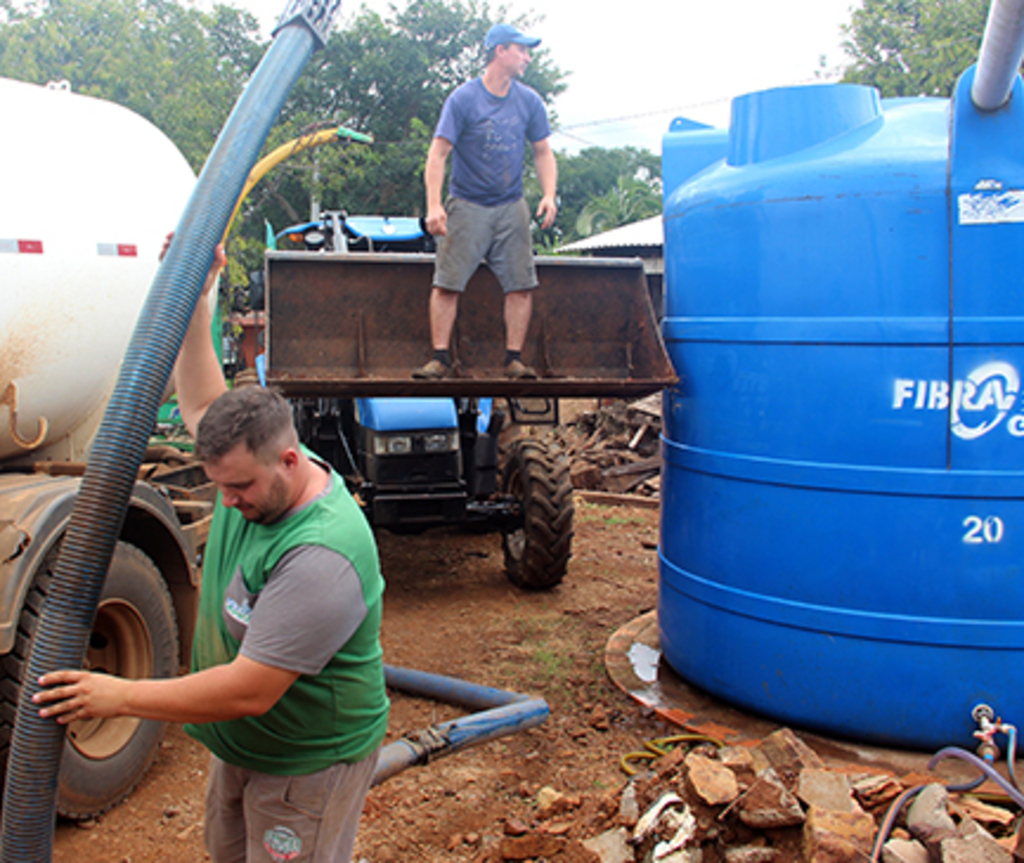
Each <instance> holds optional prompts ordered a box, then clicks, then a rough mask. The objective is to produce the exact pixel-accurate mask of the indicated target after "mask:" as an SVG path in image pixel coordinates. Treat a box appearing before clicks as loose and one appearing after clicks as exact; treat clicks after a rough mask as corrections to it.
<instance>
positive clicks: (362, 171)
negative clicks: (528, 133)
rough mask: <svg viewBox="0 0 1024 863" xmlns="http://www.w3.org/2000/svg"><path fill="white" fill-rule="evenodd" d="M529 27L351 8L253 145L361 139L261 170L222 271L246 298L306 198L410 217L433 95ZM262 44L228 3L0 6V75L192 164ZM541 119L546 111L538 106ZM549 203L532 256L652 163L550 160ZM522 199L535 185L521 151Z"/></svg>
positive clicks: (588, 157) (303, 212)
mask: <svg viewBox="0 0 1024 863" xmlns="http://www.w3.org/2000/svg"><path fill="white" fill-rule="evenodd" d="M499 20H501V21H510V22H511V23H514V24H515V25H517V26H519V27H520V28H522V29H524V30H526V31H527V32H529V31H530V30H531V29H536V27H535V25H536V24H537V23H538V22H537V21H536V20H534V19H533V18H531V17H529V16H518V17H513V16H511V15H510V14H509V13H508V10H507V9H506V8H505V7H504V6H498V7H495V8H492V7H490V6H489V5H488V4H487V3H486V2H484V0H408V2H406V3H404V4H403V5H401V6H399V5H396V6H393V7H391V9H390V11H389V12H388V13H387V14H385V15H381V14H378V13H376V12H373V11H370V10H368V9H366V8H365V7H364V8H362V9H360V10H359V11H358V12H357V13H356V14H355V16H354V17H353V18H352V19H351V20H350V21H348V22H347V23H345V25H344V26H343V27H342V28H340V29H337V30H336V31H335V32H333V33H332V34H331V36H330V38H329V40H328V44H327V45H326V47H325V48H324V50H323V51H320V52H318V53H317V54H315V55H314V57H313V59H312V60H311V62H310V63H309V65H308V67H307V68H306V70H305V71H304V72H303V74H302V76H301V77H300V79H299V81H298V82H297V84H296V86H295V87H294V88H293V91H292V93H291V94H290V96H289V98H288V100H287V103H286V104H285V107H284V109H283V110H282V112H281V116H280V117H279V120H278V123H277V125H276V126H275V127H274V129H273V130H272V131H271V134H270V136H269V138H268V141H267V145H266V148H265V152H269V151H270V150H271V149H273V148H275V147H277V146H279V145H281V144H283V143H285V142H287V141H290V140H293V139H295V138H297V137H299V136H300V135H302V134H304V133H307V132H309V131H311V130H314V129H318V128H324V127H337V126H339V125H345V126H348V127H350V128H353V129H355V130H357V131H360V132H364V133H369V134H372V135H373V136H374V138H375V143H374V144H372V145H364V144H346V143H344V142H339V143H337V144H331V145H325V146H322V147H318V148H315V149H313V150H308V151H305V152H303V153H301V154H299V155H296V156H295V157H293V158H290V159H288V160H286V161H285V162H283V163H282V164H281V165H279V166H278V167H277V168H275V169H274V170H273V171H272V172H271V173H270V174H269V175H268V176H267V177H265V178H264V179H263V180H262V181H261V182H260V183H259V184H258V185H257V186H256V188H255V189H254V190H253V191H252V193H251V194H250V196H249V199H248V200H247V201H246V202H245V204H244V205H243V208H242V211H241V213H240V216H239V218H238V219H236V221H235V224H234V226H233V229H232V234H231V242H230V244H229V252H230V257H231V263H230V266H229V281H230V284H231V286H232V294H234V293H235V292H237V291H242V292H244V290H245V287H246V282H247V277H246V273H248V272H250V271H251V270H254V269H256V268H257V267H258V266H259V259H260V250H261V249H262V243H263V238H264V227H263V226H264V221H265V220H269V221H270V222H271V224H272V225H274V226H275V227H276V228H277V229H281V228H283V227H285V226H286V225H289V224H293V223H295V222H299V221H303V220H305V219H306V218H308V215H309V212H310V205H311V202H313V201H316V202H317V203H318V204H319V205H320V206H321V207H322V208H324V209H343V210H346V211H348V212H350V213H368V214H369V213H382V214H390V215H413V216H415V215H421V214H422V213H423V209H424V192H423V163H424V159H425V156H426V151H427V148H428V146H429V143H430V139H431V137H432V135H433V130H434V128H435V126H436V124H437V120H438V117H439V116H440V111H441V106H442V104H443V102H444V99H445V98H446V97H447V95H448V94H449V93H450V92H451V91H452V90H453V89H454V88H455V87H456V86H458V85H459V84H461V83H462V82H463V81H466V80H469V79H470V78H472V77H473V76H475V75H477V74H479V73H480V72H481V71H482V70H483V64H484V56H483V48H482V44H483V37H484V34H485V33H486V32H487V29H488V28H489V27H490V26H491V25H492V24H493V23H494V22H495V21H499ZM264 50H265V44H264V43H263V42H262V41H261V40H260V38H259V36H258V27H257V22H256V20H255V19H254V18H253V17H252V15H250V14H249V13H248V12H245V11H242V10H239V9H236V8H233V7H232V6H230V5H216V6H214V7H213V9H212V11H209V12H201V11H199V9H198V8H196V7H195V6H192V5H185V4H183V3H179V2H175V0H38V2H31V0H0V75H5V76H7V77H11V78H17V79H20V80H25V81H30V82H34V83H40V84H43V83H46V82H47V81H51V80H62V79H66V80H68V81H69V82H70V84H71V87H72V89H73V90H74V91H75V92H78V93H85V94H88V95H93V96H97V97H100V98H104V99H109V100H112V101H114V102H118V103H120V104H122V105H125V106H126V107H128V108H131V109H132V110H134V111H136V112H138V113H139V114H141V115H142V116H144V117H146V118H148V119H149V120H151V121H152V122H153V123H155V124H156V125H157V126H159V127H160V128H161V129H162V130H163V131H164V132H165V133H166V134H167V135H168V137H170V138H171V140H173V141H174V142H175V144H177V146H178V147H179V148H180V149H181V151H182V152H183V153H184V154H185V156H186V158H187V159H188V160H189V162H190V164H191V165H192V166H193V167H194V168H195V169H196V170H197V171H198V170H199V169H200V168H201V167H202V164H203V162H204V161H205V158H206V155H207V154H208V152H209V150H210V148H211V147H212V146H213V143H214V141H215V140H216V136H217V134H218V132H219V131H220V128H221V127H222V125H223V124H224V121H225V120H226V119H227V116H228V114H229V112H230V110H231V108H232V107H233V105H234V103H235V101H236V100H237V98H238V95H239V94H240V93H241V91H242V88H243V87H244V86H245V84H246V83H247V81H248V78H249V75H250V74H251V71H252V69H253V68H254V67H255V65H256V63H257V62H258V61H259V59H260V57H261V56H262V54H263V52H264ZM565 78H566V75H565V73H564V72H563V71H562V70H561V69H559V68H558V67H557V66H556V65H555V64H554V63H553V61H552V59H551V57H550V55H549V54H548V53H547V51H546V50H545V49H544V48H543V47H542V48H541V49H540V50H538V51H536V52H534V58H533V62H532V63H531V64H530V66H529V67H528V69H527V71H526V74H525V75H524V81H525V82H526V83H527V84H529V85H530V86H531V87H533V88H534V89H536V90H537V92H538V93H540V95H541V97H542V98H543V99H544V101H545V102H546V103H548V105H549V110H550V105H551V103H552V100H553V99H554V98H555V97H556V96H557V95H558V94H559V93H561V92H563V91H564V90H565V88H566V84H565ZM551 121H552V125H553V126H555V125H557V117H556V116H554V114H553V113H552V115H551ZM556 157H557V160H558V167H559V184H558V186H559V188H558V191H559V202H560V203H559V206H560V213H559V217H558V221H557V222H556V225H555V227H554V228H552V229H550V230H548V231H545V232H541V231H540V230H539V228H538V229H537V232H536V236H535V240H536V244H537V247H538V248H539V249H541V250H551V249H553V248H554V247H556V246H558V245H560V244H562V243H564V242H566V241H569V240H572V239H576V238H577V236H578V234H577V231H576V224H577V219H578V217H579V215H580V213H581V212H582V210H583V209H584V207H585V206H586V205H587V203H588V201H590V200H591V199H592V198H600V197H601V196H608V195H611V194H616V190H617V189H618V188H619V178H620V177H628V178H637V177H643V176H648V177H650V178H656V177H658V176H659V174H660V160H659V158H658V157H657V156H656V155H654V154H652V153H650V152H648V151H646V150H639V149H636V148H632V147H626V148H621V149H617V150H602V149H600V148H596V147H595V148H590V149H587V150H584V151H583V152H581V153H580V154H578V155H573V156H570V155H567V154H564V153H558V154H556ZM525 185H526V193H527V196H528V199H529V200H530V202H531V205H533V206H535V205H536V202H537V201H538V200H539V199H540V186H539V183H538V182H537V179H536V175H535V172H534V169H533V164H532V159H531V158H530V157H529V156H528V157H527V165H526V175H525Z"/></svg>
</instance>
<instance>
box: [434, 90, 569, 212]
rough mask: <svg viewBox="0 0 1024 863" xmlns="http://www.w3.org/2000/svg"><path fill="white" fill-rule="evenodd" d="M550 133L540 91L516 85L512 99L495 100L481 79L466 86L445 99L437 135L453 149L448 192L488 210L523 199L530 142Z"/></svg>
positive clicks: (540, 139)
mask: <svg viewBox="0 0 1024 863" xmlns="http://www.w3.org/2000/svg"><path fill="white" fill-rule="evenodd" d="M550 134H551V128H550V126H548V115H547V111H545V110H544V102H543V101H541V98H540V96H539V95H538V94H537V91H536V90H533V89H532V88H530V87H527V86H526V85H525V84H521V83H520V82H519V81H513V82H512V86H511V88H510V89H509V91H508V94H507V95H505V96H495V95H494V94H493V93H491V92H490V91H489V90H488V89H487V88H486V87H485V86H484V82H483V81H482V80H481V79H480V78H475V79H473V80H472V81H467V82H466V83H465V84H462V85H461V86H460V87H457V88H456V89H455V90H454V91H452V93H451V95H449V96H448V98H447V99H446V100H445V103H444V107H443V108H442V109H441V119H440V120H438V122H437V131H435V132H434V136H435V137H437V138H445V139H446V140H448V141H450V142H451V144H452V147H453V150H452V175H451V180H450V182H449V187H448V191H449V193H450V194H451V195H453V196H455V197H456V198H462V199H464V200H467V201H472V202H473V203H474V204H481V205H482V206H485V207H495V206H497V205H498V204H506V203H508V202H509V201H516V200H518V199H519V198H521V197H522V196H523V150H524V149H525V146H526V142H527V141H530V143H536V142H537V141H542V140H544V138H547V137H548V136H549V135H550Z"/></svg>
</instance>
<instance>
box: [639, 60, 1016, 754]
mask: <svg viewBox="0 0 1024 863" xmlns="http://www.w3.org/2000/svg"><path fill="white" fill-rule="evenodd" d="M972 74H973V70H968V72H967V73H965V75H964V76H963V78H962V79H961V82H960V83H959V85H958V88H957V91H956V93H955V94H954V97H953V99H952V100H938V99H920V100H896V101H892V102H882V101H881V100H879V98H878V95H877V92H876V91H874V90H872V89H869V88H864V87H858V86H849V85H833V86H815V87H800V88H786V89H781V90H771V91H766V92H763V93H754V94H750V95H748V96H744V97H742V98H740V99H737V100H735V101H734V103H733V108H732V122H731V126H730V136H729V151H728V156H727V158H726V160H725V162H724V163H722V164H721V165H719V166H717V167H714V168H711V169H709V170H708V171H706V172H704V173H702V174H700V175H698V176H697V177H695V178H693V179H692V180H691V181H688V182H684V183H683V184H681V185H680V186H679V187H678V188H676V189H674V190H668V191H667V196H666V208H665V241H666V283H667V315H666V318H665V320H664V325H663V334H664V337H665V341H666V344H667V346H668V349H669V353H670V356H671V357H672V360H673V364H674V366H675V369H676V372H677V373H678V375H679V377H680V379H681V382H680V384H679V385H678V386H676V387H675V388H673V389H671V390H669V391H667V393H666V396H665V403H664V412H665V433H664V438H663V452H664V460H665V477H664V481H663V491H662V497H663V503H662V529H661V530H662V534H661V547H660V576H661V577H660V588H659V589H660V596H659V634H660V640H661V647H662V651H663V653H664V656H665V658H666V659H667V661H668V662H669V663H670V664H671V665H672V666H673V668H674V669H675V670H676V671H678V672H679V673H680V674H682V675H683V676H684V677H686V678H687V679H689V680H690V681H692V682H693V683H696V684H697V685H699V686H701V687H703V688H704V689H706V690H708V691H710V692H712V693H714V694H716V695H719V696H721V697H723V698H725V699H727V700H729V701H732V702H734V703H736V704H738V705H740V706H743V707H745V708H747V709H750V710H753V711H756V712H758V713H762V714H766V715H768V716H771V717H774V718H777V719H779V720H782V721H784V722H787V723H792V724H795V725H799V726H803V727H807V728H813V729H817V730H820V731H824V732H827V733H830V734H834V735H838V736H843V737H850V738H855V739H862V740H864V739H866V740H871V741H875V742H882V743H886V744H894V745H903V746H911V747H921V748H934V747H938V746H943V745H946V744H950V743H959V744H970V742H971V740H972V736H971V734H972V730H973V728H974V724H973V722H972V720H971V709H972V707H974V706H975V705H976V704H977V703H979V702H987V703H988V704H991V705H992V706H993V707H994V708H995V710H996V712H997V714H1000V715H1002V716H1004V717H1006V718H1007V719H1008V721H1015V718H1016V717H1020V716H1024V661H1022V660H1024V579H1022V568H1021V561H1022V559H1024V483H1022V480H1024V400H1022V399H1021V373H1022V371H1024V289H1022V284H1021V282H1022V279H1024V260H1022V258H1024V243H1022V239H1024V237H1022V235H1021V232H1022V231H1024V226H1022V224H1021V223H1022V222H1024V215H1022V212H1024V191H1020V190H1022V189H1024V154H1022V152H1021V149H1020V144H1019V142H1020V141H1021V140H1022V135H1024V105H1022V94H1021V84H1020V81H1019V79H1018V80H1017V81H1016V84H1015V85H1014V90H1013V95H1012V98H1011V100H1010V102H1009V103H1008V105H1006V106H1004V107H1003V108H1001V109H999V110H997V111H993V112H988V113H983V112H980V111H978V110H977V109H976V108H974V106H973V105H972V103H971V100H970V96H969V87H970V80H971V77H972ZM670 170H671V169H670V167H668V166H667V167H666V174H667V175H668V174H669V173H670Z"/></svg>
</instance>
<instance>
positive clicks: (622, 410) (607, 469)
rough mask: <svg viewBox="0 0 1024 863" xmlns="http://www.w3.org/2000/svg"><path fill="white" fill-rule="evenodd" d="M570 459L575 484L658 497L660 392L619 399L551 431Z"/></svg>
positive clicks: (659, 473) (591, 488) (581, 487)
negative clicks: (632, 399)
mask: <svg viewBox="0 0 1024 863" xmlns="http://www.w3.org/2000/svg"><path fill="white" fill-rule="evenodd" d="M555 435H556V437H557V438H558V439H559V442H560V443H561V444H562V446H563V448H564V449H565V451H566V453H567V454H568V456H569V459H570V461H571V463H572V467H571V473H570V476H571V477H572V484H573V486H574V487H575V488H578V489H585V490H594V491H603V492H611V493H613V494H638V495H643V496H645V497H657V496H658V493H659V491H660V487H661V452H660V449H661V448H660V444H659V438H660V435H661V394H660V393H658V394H655V395H652V396H648V397H647V398H644V399H640V400H638V401H633V402H626V401H622V400H619V399H616V400H611V401H609V402H608V403H601V404H600V406H599V407H597V408H596V409H595V410H592V411H585V412H583V413H581V414H579V415H578V416H577V417H576V418H575V419H574V420H573V422H571V423H569V424H567V425H562V426H559V427H558V428H557V429H556V431H555Z"/></svg>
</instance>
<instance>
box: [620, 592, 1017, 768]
mask: <svg viewBox="0 0 1024 863" xmlns="http://www.w3.org/2000/svg"><path fill="white" fill-rule="evenodd" d="M604 663H605V668H606V669H607V671H608V675H609V677H611V679H612V681H613V682H614V683H615V685H616V686H618V687H619V689H621V690H622V691H623V692H625V693H626V694H627V695H628V696H629V697H630V698H632V699H634V700H635V701H637V702H638V703H640V704H641V705H643V706H644V707H646V708H648V709H650V710H652V711H653V712H654V713H655V714H656V715H657V716H659V717H660V718H661V719H663V720H665V721H666V722H670V723H672V724H674V725H678V726H680V727H681V728H683V729H685V730H686V731H688V732H693V733H696V734H706V735H708V736H710V737H715V738H717V739H719V740H722V741H723V742H724V743H726V744H727V745H730V746H732V745H735V746H750V745H754V744H756V743H757V741H759V740H762V739H764V738H765V737H766V736H768V735H769V734H771V733H772V732H773V731H776V730H778V729H779V727H780V725H779V723H778V722H776V721H774V720H771V719H767V718H765V717H763V716H758V715H756V714H751V713H744V712H742V711H740V710H738V709H736V708H735V707H732V706H731V705H728V704H726V703H725V702H723V701H720V700H718V699H717V698H715V697H714V696H712V695H709V694H708V693H706V692H704V691H703V690H701V689H698V688H697V687H695V686H693V685H691V684H689V683H687V682H686V681H685V680H683V679H682V678H681V677H680V676H679V675H678V674H676V672H675V671H674V670H673V669H672V667H671V666H670V665H669V664H668V662H666V661H665V659H664V658H663V657H662V655H661V649H660V645H659V638H658V613H657V612H656V611H649V612H647V613H646V614H642V615H640V616H639V617H636V618H634V619H633V620H631V621H629V622H628V623H626V624H625V625H623V626H622V627H621V628H620V629H618V630H617V631H616V632H615V633H614V634H613V635H612V636H611V638H609V639H608V642H607V644H606V645H605V654H604ZM792 730H793V731H794V732H795V733H797V734H798V735H799V737H800V739H801V740H803V741H804V742H805V743H806V744H807V745H808V746H810V747H811V748H812V749H813V750H814V751H815V752H817V753H818V755H819V756H821V758H822V759H823V760H824V761H825V763H826V764H828V765H829V766H838V765H854V766H858V765H859V766H862V767H864V768H865V769H870V770H872V771H885V772H889V773H892V774H893V775H897V776H906V775H908V774H917V775H918V776H920V775H921V774H928V773H929V771H928V760H929V759H930V758H931V755H932V753H928V752H916V751H911V750H903V749H887V748H884V747H878V746H868V745H864V744H860V743H856V742H852V741H848V740H839V739H834V738H829V737H824V736H822V735H820V734H817V733H814V732H808V731H804V730H803V729H801V728H798V727H793V728H792ZM1000 772H1002V771H1000ZM934 775H935V776H936V777H937V779H941V781H944V782H949V781H964V780H965V779H969V778H971V777H972V776H973V775H975V771H974V770H973V769H972V768H971V767H969V766H968V765H966V764H964V763H963V762H956V761H954V760H953V759H948V760H946V761H943V762H942V763H940V765H939V766H938V768H937V771H936V772H935V774H934Z"/></svg>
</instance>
